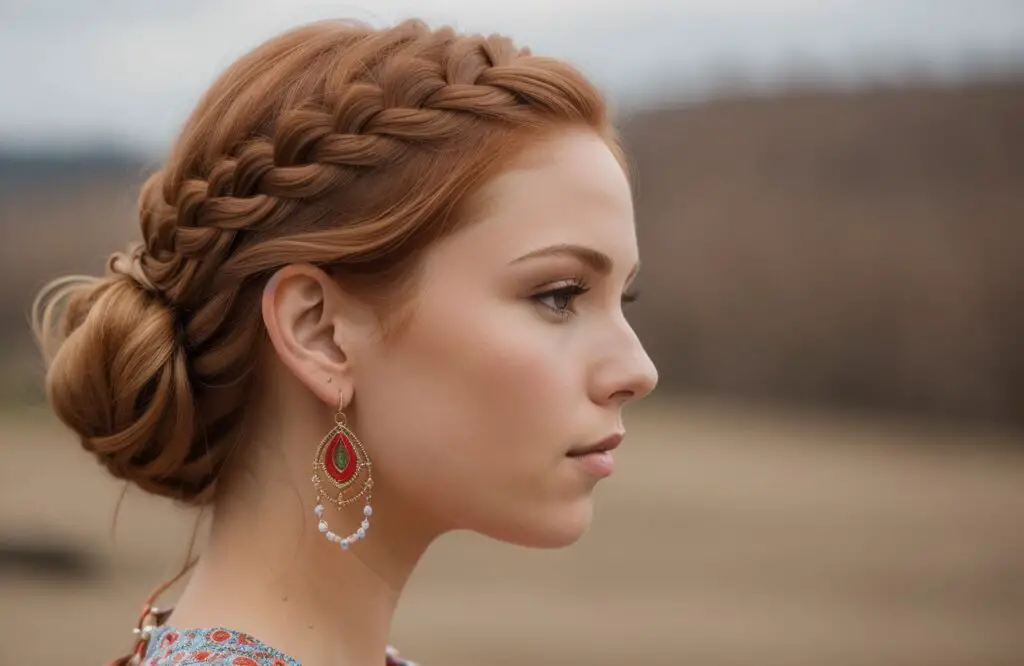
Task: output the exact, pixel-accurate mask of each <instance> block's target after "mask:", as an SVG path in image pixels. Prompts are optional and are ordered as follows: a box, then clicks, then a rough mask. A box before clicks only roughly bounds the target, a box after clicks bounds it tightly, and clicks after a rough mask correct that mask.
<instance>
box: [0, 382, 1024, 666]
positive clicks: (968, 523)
mask: <svg viewBox="0 0 1024 666" xmlns="http://www.w3.org/2000/svg"><path fill="white" fill-rule="evenodd" d="M629 426H630V436H629V438H628V440H627V444H626V446H625V447H624V448H623V450H622V452H621V457H620V460H621V467H620V470H619V472H618V473H617V475H616V476H615V477H613V478H612V479H610V480H609V481H607V482H605V484H604V485H603V486H601V487H600V489H599V494H598V510H597V520H596V523H595V525H594V526H593V528H592V530H591V532H590V533H589V534H588V535H587V536H586V537H585V538H584V539H583V540H582V541H581V542H580V543H579V544H578V545H577V546H575V547H573V548H570V549H566V550H562V551H557V552H539V551H529V550H524V549H518V548H514V547H510V546H507V545H503V544H497V543H492V542H488V541H485V540H483V539H481V538H478V537H475V536H472V535H456V536H453V537H450V538H448V539H446V540H444V541H442V542H441V543H439V544H438V545H437V546H436V548H435V549H434V550H432V551H431V552H430V553H429V555H428V557H427V559H426V561H425V563H424V566H423V568H422V570H421V571H420V572H419V573H418V574H417V576H416V578H415V579H414V581H413V583H412V584H411V585H410V587H409V589H408V591H407V595H406V598H405V601H404V605H403V606H402V608H401V610H400V613H399V616H398V618H397V622H396V626H395V634H394V636H393V639H394V642H395V643H396V644H397V645H398V646H400V647H401V648H402V650H403V652H404V653H406V654H407V655H409V656H412V657H414V658H416V659H417V660H418V661H420V662H422V663H423V664H425V666H468V665H469V664H488V665H489V666H512V665H513V664H515V665H517V666H527V665H532V664H543V665H545V666H548V665H555V664H581V665H582V664H588V665H597V666H612V665H615V666H621V665H623V664H645V665H646V666H668V665H672V666H679V665H684V664H700V665H701V666H729V665H737V666H738V665H744V666H747V665H750V666H775V665H780V666H781V665H786V666H804V665H806V666H812V665H813V666H854V665H865V666H867V665H871V666H909V665H920V666H1000V665H1006V666H1009V665H1010V664H1021V663H1024V631H1022V630H1021V628H1022V627H1024V529H1022V526H1024V492H1022V491H1024V450H1022V448H1021V447H1020V446H1019V441H1018V442H1014V441H1013V436H1012V435H1009V434H998V433H992V432H980V431H967V430H961V431H954V430H951V429H949V428H948V427H947V428H936V427H929V426H924V425H913V424H906V423H903V424H896V423H881V422H873V421H863V420H856V419H850V418H839V417H834V416H833V417H826V416H823V415H813V414H795V413H780V412H770V411H767V410H754V409H750V408H743V409H741V408H738V407H735V406H728V405H722V404H714V403H708V402H696V401H682V400H680V401H673V402H663V403H661V404H655V405H652V406H650V407H646V408H644V409H638V410H637V411H636V412H635V413H634V414H633V415H632V418H631V419H630V421H629ZM1015 444H1016V445H1015ZM0 455H2V460H3V464H2V465H0V538H2V539H3V543H2V545H3V546H4V548H5V553H6V556H5V559H4V560H3V564H4V566H3V567H0V599H2V603H0V646H2V649H0V666H23V665H29V664H31V665H33V666H51V665H53V666H56V665H57V664H61V665H63V664H100V663H102V662H103V660H104V659H105V658H109V657H110V656H111V655H113V654H114V653H116V652H117V651H118V650H122V649H124V647H125V646H126V645H127V644H128V642H129V641H130V638H131V637H130V631H129V630H130V627H131V625H132V622H133V621H134V616H135V613H136V612H137V608H138V605H139V603H140V602H141V600H142V598H143V597H144V595H145V594H146V593H147V592H148V590H149V589H150V588H151V586H152V585H153V584H154V583H155V582H156V581H158V580H160V579H161V578H162V577H163V576H165V575H166V574H168V572H170V571H171V570H172V569H174V567H175V566H177V564H178V562H179V560H180V557H181V554H182V551H183V544H184V541H185V535H186V534H187V533H188V530H189V527H190V525H191V523H192V517H191V516H190V515H189V514H187V513H183V512H179V511H177V510H175V509H173V508H171V507H169V506H168V505H166V504H164V503H162V502H159V501H154V500H150V499H148V498H145V497H142V496H141V494H140V493H129V495H128V497H127V499H126V501H125V504H124V506H123V507H122V511H121V515H120V518H119V521H118V523H117V527H116V530H114V532H113V534H112V529H111V526H112V522H111V521H112V516H113V510H114V506H115V502H116V500H117V497H118V495H119V493H120V490H121V488H120V486H119V485H118V484H116V483H114V482H112V481H110V480H109V479H108V478H106V477H105V476H104V475H103V473H102V472H101V471H100V470H99V469H98V468H97V466H96V465H94V464H92V462H91V461H90V460H89V458H88V457H87V456H86V455H85V454H84V453H82V452H81V451H80V450H79V449H78V448H77V446H76V445H75V444H74V443H73V441H72V440H71V439H70V437H69V436H68V435H67V434H65V433H64V432H62V431H61V430H60V429H58V428H56V427H55V426H54V425H52V423H51V422H50V421H49V420H48V419H47V418H46V417H45V415H43V414H33V413H30V412H25V413H18V414H15V413H13V412H10V411H9V412H7V413H6V414H5V415H3V416H2V417H0ZM29 542H31V543H34V544H36V546H37V547H38V546H39V545H40V544H43V545H45V544H47V543H49V544H51V545H54V546H61V547H68V548H74V549H79V550H81V551H83V553H84V555H83V558H84V559H82V560H81V561H75V560H70V561H64V562H63V565H62V566H58V565H60V564H61V563H60V562H59V561H57V560H55V559H53V558H51V560H52V561H51V564H52V565H53V567H54V568H53V569H45V568H40V564H39V558H38V557H37V558H28V557H25V558H22V559H21V560H19V559H18V558H16V557H15V556H14V555H15V554H16V552H17V549H18V547H19V546H21V547H25V546H26V544H28V543H29ZM57 569H63V571H64V573H63V574H60V575H58V574H57V573H56V570H57Z"/></svg>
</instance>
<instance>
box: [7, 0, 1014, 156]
mask: <svg viewBox="0 0 1024 666" xmlns="http://www.w3.org/2000/svg"><path fill="white" fill-rule="evenodd" d="M332 16H352V17H356V18H361V19H364V20H368V21H370V22H371V23H374V24H377V25H385V24H388V23H392V22H394V21H396V20H399V19H401V18H405V17H408V16H420V17H422V18H425V19H427V20H428V21H429V22H431V23H451V24H454V25H455V26H456V27H458V28H460V29H465V30H472V31H484V32H503V33H507V34H510V35H511V36H513V37H515V38H516V40H517V41H518V42H519V43H521V44H524V45H528V46H530V47H531V48H532V49H533V50H534V51H535V52H538V53H544V54H547V55H554V56H559V57H563V58H567V59H569V60H571V61H572V62H574V63H575V64H576V65H578V66H579V67H581V68H582V69H583V70H584V71H585V72H586V73H588V74H589V75H590V76H592V77H593V78H594V79H595V80H596V81H597V82H598V83H599V84H600V85H601V86H603V87H604V88H605V90H606V91H607V92H608V93H609V95H610V96H611V97H612V99H613V102H614V103H615V104H616V105H617V106H619V107H626V108H628V107H632V106H637V105H644V104H649V103H650V102H651V101H653V100H655V99H657V98H658V97H659V96H665V95H670V96H672V97H676V98H680V99H687V98H693V97H699V96H701V95H702V94H705V93H706V92H707V90H708V86H709V85H710V83H711V82H712V81H713V80H714V79H715V77H716V76H717V75H718V74H719V73H721V72H723V71H729V72H744V73H745V74H746V76H747V78H748V79H749V80H751V81H752V82H754V83H757V84H759V85H762V86H768V85H771V84H772V82H773V81H778V80H779V77H780V76H782V75H783V74H784V73H785V72H787V71H791V70H793V69H794V66H795V65H797V64H799V63H809V64H810V65H813V68H814V69H815V70H817V71H819V72H821V73H824V74H827V75H828V77H829V78H830V79H832V80H834V81H836V82H840V83H843V82H846V83H849V82H856V81H861V80H864V79H865V78H877V77H880V76H887V75H893V74H894V73H898V72H900V71H905V70H906V68H907V67H908V66H910V65H911V64H913V65H914V66H915V68H916V69H918V70H923V71H927V72H930V73H931V74H932V75H933V76H940V77H946V78H959V77H961V76H963V75H964V73H965V71H968V70H970V69H971V68H973V67H976V66H978V64H979V63H987V65H986V66H988V67H999V68H1009V67H1012V66H1014V65H1016V66H1018V67H1021V66H1024V0H759V1H758V0H662V1H660V2H659V1H655V0H504V1H502V2H495V1H491V0H363V1H351V2H327V1H324V0H174V1H173V2H168V1H165V0H0V84H2V87H0V146H7V147H12V146H15V147H19V148H32V147H37V146H47V145H48V146H50V147H54V146H74V145H81V144H90V143H96V142H110V143H115V144H121V145H129V146H134V147H138V148H140V149H145V150H161V149H162V148H163V147H164V146H165V145H166V144H167V143H168V142H169V141H170V140H171V139H172V138H173V136H174V134H175V132H176V131H177V129H178V127H179V126H180V125H181V123H182V121H183V120H184V118H185V116H186V114H187V113H188V112H189V110H190V108H191V106H192V105H193V104H194V103H195V101H196V99H197V98H198V97H199V95H200V94H201V93H202V91H203V90H204V89H205V87H206V86H207V85H208V84H209V83H210V82H211V81H212V79H213V78H214V77H215V76H216V75H217V74H218V73H219V72H220V71H221V70H222V69H223V68H224V67H226V66H227V65H228V64H229V63H230V62H231V61H232V60H234V59H235V58H236V57H238V56H239V55H240V54H242V53H243V52H244V51H246V50H248V49H249V48H251V47H253V46H255V45H256V44H257V43H259V42H260V41H262V40H264V39H266V38H267V37H270V36H272V35H274V34H275V33H278V32H280V31H282V30H284V29H287V28H289V27H292V26H294V25H297V24H299V23H303V22H306V21H309V20H313V19H317V18H324V17H332ZM972 63H973V64H972ZM800 67H801V68H803V69H806V68H807V65H800Z"/></svg>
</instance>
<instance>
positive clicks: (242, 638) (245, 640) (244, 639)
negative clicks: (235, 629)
mask: <svg viewBox="0 0 1024 666" xmlns="http://www.w3.org/2000/svg"><path fill="white" fill-rule="evenodd" d="M235 642H236V643H238V644H239V645H256V641H254V640H253V639H251V638H249V637H248V636H246V635H245V634H238V638H236V639H235Z"/></svg>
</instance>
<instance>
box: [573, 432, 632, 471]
mask: <svg viewBox="0 0 1024 666" xmlns="http://www.w3.org/2000/svg"><path fill="white" fill-rule="evenodd" d="M622 437H623V435H622V433H615V434H613V435H609V436H608V437H605V438H604V439H602V440H601V441H600V442H597V443H596V444H591V445H590V446H581V447H577V448H573V449H570V450H569V452H568V453H567V454H565V457H566V458H569V459H570V460H572V461H573V462H574V463H576V464H577V465H578V466H579V469H581V470H582V471H583V472H584V473H585V474H587V475H589V476H593V477H597V478H604V477H606V476H611V474H612V472H614V471H615V460H614V459H613V458H612V451H613V450H614V449H615V447H617V446H618V445H619V444H620V443H621V442H622Z"/></svg>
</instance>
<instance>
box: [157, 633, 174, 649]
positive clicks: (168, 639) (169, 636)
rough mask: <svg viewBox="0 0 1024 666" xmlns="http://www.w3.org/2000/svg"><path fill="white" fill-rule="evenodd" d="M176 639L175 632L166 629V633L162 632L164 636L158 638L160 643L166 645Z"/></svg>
mask: <svg viewBox="0 0 1024 666" xmlns="http://www.w3.org/2000/svg"><path fill="white" fill-rule="evenodd" d="M176 640H178V634H177V632H174V631H168V632H167V633H166V634H164V637H163V638H161V639H160V644H161V645H163V646H164V647H166V646H168V645H170V644H171V643H173V642H174V641H176Z"/></svg>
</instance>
